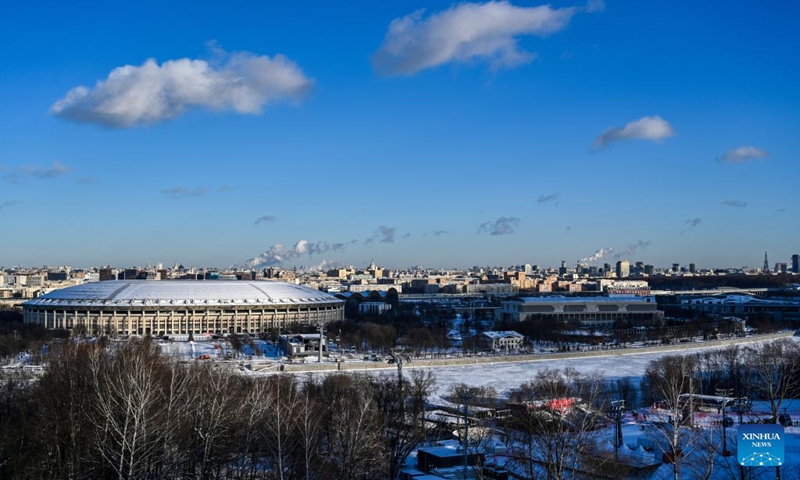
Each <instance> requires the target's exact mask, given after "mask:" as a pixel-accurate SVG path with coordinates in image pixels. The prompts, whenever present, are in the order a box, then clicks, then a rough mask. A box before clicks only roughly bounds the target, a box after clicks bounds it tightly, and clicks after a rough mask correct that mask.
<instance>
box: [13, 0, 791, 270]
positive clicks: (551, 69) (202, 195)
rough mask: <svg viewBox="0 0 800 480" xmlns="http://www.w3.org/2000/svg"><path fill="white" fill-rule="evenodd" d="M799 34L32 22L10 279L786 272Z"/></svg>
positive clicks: (526, 11)
mask: <svg viewBox="0 0 800 480" xmlns="http://www.w3.org/2000/svg"><path fill="white" fill-rule="evenodd" d="M798 14H800V7H799V6H798V4H797V3H796V2H776V3H773V4H771V6H770V7H769V8H760V7H759V5H757V4H754V3H749V2H719V1H715V2H703V3H702V4H697V3H695V2H666V3H659V4H654V3H651V2H635V1H613V0H609V1H607V2H603V1H598V0H590V1H589V2H588V3H586V2H581V3H573V2H560V1H559V2H553V3H550V4H548V5H545V4H541V3H539V2H522V1H515V2H502V1H501V2H488V3H453V2H441V1H434V2H418V1H411V2H361V1H357V2H345V3H331V2H313V1H312V2H305V3H303V4H298V3H296V2H295V3H289V4H264V5H248V6H247V7H241V6H240V7H237V8H232V7H231V8H229V7H224V6H221V5H220V4H219V3H217V2H215V3H211V2H193V3H192V4H190V5H189V4H176V3H166V4H165V3H164V2H159V3H156V2H148V1H144V2H137V3H136V4H135V5H133V4H131V5H109V4H100V3H98V4H92V3H91V2H81V4H80V5H77V6H76V5H72V4H64V3H58V2H52V3H47V2H46V4H44V5H43V4H41V3H36V4H26V3H21V4H17V5H14V7H13V8H7V9H5V10H4V13H3V15H2V18H0V41H2V45H3V47H2V53H3V54H2V59H3V60H2V62H3V68H2V70H0V84H2V85H3V87H4V88H2V89H0V105H3V108H2V109H0V132H3V133H2V141H0V225H1V226H2V228H0V238H1V239H2V240H0V265H18V264H21V265H28V266H30V265H42V264H51V265H59V264H71V265H86V266H88V265H106V264H112V265H116V266H125V265H144V264H146V263H148V262H149V263H152V264H155V263H156V262H164V263H165V264H169V265H171V264H172V263H173V262H175V261H179V262H181V263H183V264H185V265H215V266H221V267H222V266H229V265H242V264H245V263H246V262H247V261H248V260H250V259H257V258H260V259H262V260H264V261H265V263H272V264H274V265H280V266H284V267H291V266H294V265H315V264H321V263H322V262H323V261H325V262H329V263H330V264H344V265H366V264H368V263H369V262H370V261H371V260H372V259H375V260H376V261H379V262H380V263H381V264H383V265H386V266H387V267H392V268H400V267H405V266H409V265H415V264H422V265H428V266H442V267H464V266H470V265H476V264H480V265H484V264H495V265H498V264H499V265H503V264H523V263H534V264H541V265H545V266H557V265H559V264H560V262H561V260H566V261H567V263H568V264H569V265H570V266H573V265H575V262H576V261H578V260H579V259H587V260H588V261H589V262H592V261H595V260H596V261H597V263H599V264H602V263H603V261H604V260H602V259H601V258H598V257H597V254H598V253H601V257H605V258H606V261H608V260H611V261H616V260H618V259H620V258H627V259H630V260H631V261H633V260H641V261H644V262H646V263H649V264H654V265H660V266H666V265H671V264H672V263H675V262H678V263H681V264H688V263H689V262H696V263H697V264H698V265H700V266H702V267H711V268H713V267H723V266H742V265H750V266H759V265H761V262H762V261H763V254H764V251H768V252H769V254H770V260H771V261H772V262H786V261H788V259H789V256H790V255H791V254H795V253H797V251H798V239H800V226H798V222H797V221H796V217H797V211H798V207H800V196H798V195H797V193H796V192H795V190H794V188H793V179H794V178H795V177H796V175H797V173H796V160H797V159H796V152H797V150H798V147H800V137H798V135H797V132H799V131H800V116H798V111H800V110H799V107H800V91H799V90H798V88H797V82H798V70H797V62H796V60H795V57H796V52H797V50H798V47H800V40H799V37H798V36H797V34H796V31H795V30H796V26H795V23H796V21H795V20H796V19H797V18H798ZM593 256H594V257H595V258H594V259H593V258H592V257H593ZM612 263H613V262H612Z"/></svg>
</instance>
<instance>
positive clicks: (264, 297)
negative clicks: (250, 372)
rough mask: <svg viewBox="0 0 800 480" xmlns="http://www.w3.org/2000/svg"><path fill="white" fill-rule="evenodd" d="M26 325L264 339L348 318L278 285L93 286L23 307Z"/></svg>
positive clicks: (326, 301) (316, 295)
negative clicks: (244, 335) (283, 331)
mask: <svg viewBox="0 0 800 480" xmlns="http://www.w3.org/2000/svg"><path fill="white" fill-rule="evenodd" d="M23 309H24V315H25V323H35V324H39V325H42V326H44V327H45V328H61V329H67V330H72V331H81V332H85V333H87V334H91V335H112V336H116V335H158V336H164V335H187V334H201V333H212V334H219V335H222V334H226V333H249V334H258V333H263V332H267V331H270V330H276V329H287V328H292V327H296V326H301V325H317V324H320V323H328V322H332V321H336V320H341V319H343V318H344V302H343V301H342V300H339V299H337V298H335V297H333V296H331V295H329V294H327V293H325V292H321V291H319V290H314V289H312V288H308V287H302V286H299V285H293V284H289V283H280V282H271V281H252V282H247V281H178V280H176V281H147V280H120V281H105V282H95V283H86V284H83V285H78V286H75V287H69V288H65V289H63V290H56V291H53V292H50V293H48V294H46V295H42V296H40V297H38V298H36V299H34V300H30V301H28V302H25V303H24V304H23Z"/></svg>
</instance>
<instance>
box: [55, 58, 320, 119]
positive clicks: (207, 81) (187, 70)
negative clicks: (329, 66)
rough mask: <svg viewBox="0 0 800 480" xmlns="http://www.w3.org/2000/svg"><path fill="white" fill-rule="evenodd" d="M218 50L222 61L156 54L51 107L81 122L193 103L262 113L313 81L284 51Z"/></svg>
mask: <svg viewBox="0 0 800 480" xmlns="http://www.w3.org/2000/svg"><path fill="white" fill-rule="evenodd" d="M214 52H215V53H216V54H217V57H218V59H219V60H218V61H213V62H208V61H206V60H192V59H188V58H181V59H178V60H169V61H166V62H164V63H162V64H161V65H159V64H158V63H157V62H156V60H155V59H152V58H151V59H148V60H147V61H145V62H144V63H143V64H142V65H140V66H134V65H125V66H123V67H118V68H115V69H114V70H112V71H111V73H109V75H108V78H106V79H105V80H100V81H98V82H97V83H96V84H95V86H94V88H89V87H85V86H79V87H75V88H73V89H72V90H70V91H69V92H67V94H66V95H65V96H64V97H63V98H62V99H60V100H58V101H57V102H56V103H54V104H53V105H52V106H51V107H50V111H51V112H52V113H53V114H55V115H57V116H59V117H62V118H66V119H69V120H74V121H77V122H84V123H96V124H99V125H103V126H106V127H116V128H128V127H134V126H138V125H147V124H154V123H159V122H164V121H167V120H171V119H173V118H175V117H177V116H179V115H181V114H183V113H184V112H186V111H187V110H190V109H192V108H206V109H210V110H234V111H236V112H238V113H243V114H258V113H261V111H262V110H263V108H264V106H265V105H268V104H271V103H273V102H275V101H278V100H283V99H299V98H300V97H302V95H303V94H304V93H305V92H306V91H307V90H308V89H309V88H311V86H312V84H313V81H312V80H310V79H308V78H307V77H306V76H305V75H304V74H303V72H302V70H300V68H299V67H298V66H297V64H295V63H294V62H293V61H291V60H289V59H288V58H286V57H284V56H282V55H275V56H274V57H268V56H258V55H254V54H252V53H247V52H240V53H232V54H227V53H225V52H224V51H222V50H221V49H219V48H215V49H214Z"/></svg>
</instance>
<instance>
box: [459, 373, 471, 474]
mask: <svg viewBox="0 0 800 480" xmlns="http://www.w3.org/2000/svg"><path fill="white" fill-rule="evenodd" d="M460 396H461V400H462V401H463V402H464V478H467V463H468V462H467V459H468V448H467V447H468V446H469V416H468V414H469V410H468V408H469V402H470V400H472V396H473V395H472V390H471V389H469V388H466V389H464V391H462V392H461V395H460Z"/></svg>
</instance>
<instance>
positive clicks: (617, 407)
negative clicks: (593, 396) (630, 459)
mask: <svg viewBox="0 0 800 480" xmlns="http://www.w3.org/2000/svg"><path fill="white" fill-rule="evenodd" d="M623 410H625V400H614V401H612V402H611V414H612V415H613V418H614V421H615V426H616V431H615V432H614V451H615V456H616V458H617V462H619V447H621V446H622V411H623Z"/></svg>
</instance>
